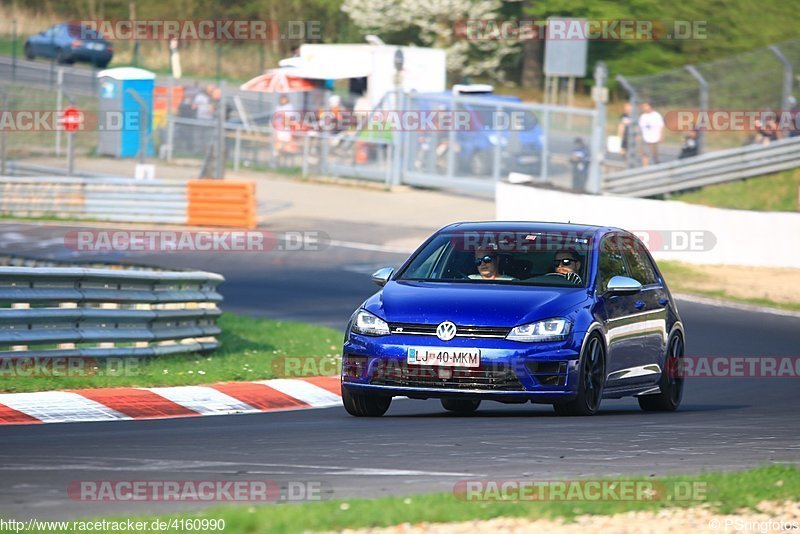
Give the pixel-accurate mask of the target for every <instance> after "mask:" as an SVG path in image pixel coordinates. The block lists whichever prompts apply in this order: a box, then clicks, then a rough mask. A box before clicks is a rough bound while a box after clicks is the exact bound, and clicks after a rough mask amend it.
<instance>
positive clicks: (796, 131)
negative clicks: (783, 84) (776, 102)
mask: <svg viewBox="0 0 800 534" xmlns="http://www.w3.org/2000/svg"><path fill="white" fill-rule="evenodd" d="M789 113H791V117H792V122H791V124H790V125H789V132H788V137H800V106H798V105H797V99H796V98H795V97H793V96H790V97H789Z"/></svg>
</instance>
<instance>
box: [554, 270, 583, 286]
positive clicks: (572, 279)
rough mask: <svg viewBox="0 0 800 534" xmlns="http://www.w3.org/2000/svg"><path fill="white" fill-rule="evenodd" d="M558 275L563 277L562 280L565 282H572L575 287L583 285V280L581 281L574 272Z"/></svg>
mask: <svg viewBox="0 0 800 534" xmlns="http://www.w3.org/2000/svg"><path fill="white" fill-rule="evenodd" d="M558 274H560V275H561V276H563V277H564V278H566V279H567V280H569V281H570V282H572V283H573V284H575V285H581V283H583V280H581V276H580V275H579V274H578V273H576V272H572V271H570V272H568V273H565V274H562V273H558Z"/></svg>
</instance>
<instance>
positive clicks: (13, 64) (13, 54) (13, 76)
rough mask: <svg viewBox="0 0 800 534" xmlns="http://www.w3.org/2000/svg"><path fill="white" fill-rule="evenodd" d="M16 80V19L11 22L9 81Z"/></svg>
mask: <svg viewBox="0 0 800 534" xmlns="http://www.w3.org/2000/svg"><path fill="white" fill-rule="evenodd" d="M16 80H17V19H14V20H12V21H11V81H12V83H13V82H15V81H16Z"/></svg>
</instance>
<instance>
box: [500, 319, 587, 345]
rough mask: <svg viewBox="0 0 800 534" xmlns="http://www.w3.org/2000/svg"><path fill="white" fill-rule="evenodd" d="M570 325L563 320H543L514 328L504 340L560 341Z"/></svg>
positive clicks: (565, 335)
mask: <svg viewBox="0 0 800 534" xmlns="http://www.w3.org/2000/svg"><path fill="white" fill-rule="evenodd" d="M570 327H571V323H570V322H569V321H568V320H566V319H563V318H560V317H559V318H555V319H545V320H544V321H537V322H535V323H528V324H523V325H520V326H517V327H514V328H513V329H512V330H511V332H509V333H508V335H507V336H506V339H510V340H511V341H528V342H532V341H561V340H562V339H565V338H566V337H567V334H569V330H570Z"/></svg>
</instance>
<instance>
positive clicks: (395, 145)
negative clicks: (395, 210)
mask: <svg viewBox="0 0 800 534" xmlns="http://www.w3.org/2000/svg"><path fill="white" fill-rule="evenodd" d="M404 96H405V95H404V94H403V88H402V87H401V86H400V85H398V86H397V97H396V98H395V104H396V105H395V107H396V108H397V111H398V112H399V113H400V115H401V117H402V115H403V114H404V113H405V98H403V97H404ZM405 135H406V133H405V132H404V131H403V129H402V128H399V129H397V130H394V131H392V143H391V145H392V150H391V151H388V150H387V156H388V155H391V157H389V158H388V159H387V161H386V165H389V166H391V168H392V183H391V185H392V186H395V185H400V181H401V176H402V173H403V164H402V157H403V149H402V145H403V138H404V136H405Z"/></svg>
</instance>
